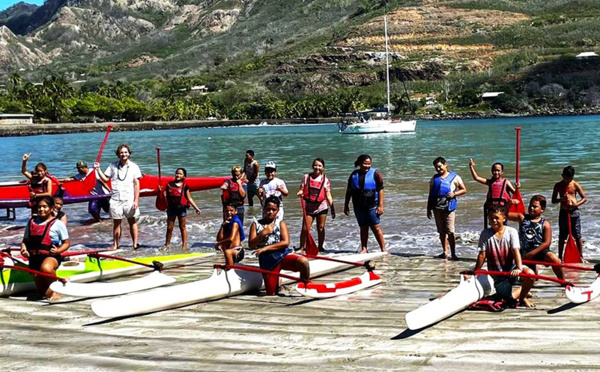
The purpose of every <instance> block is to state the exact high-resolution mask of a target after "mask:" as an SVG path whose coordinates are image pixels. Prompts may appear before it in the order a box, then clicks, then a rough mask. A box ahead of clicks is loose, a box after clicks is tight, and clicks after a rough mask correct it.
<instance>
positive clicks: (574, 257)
mask: <svg viewBox="0 0 600 372" xmlns="http://www.w3.org/2000/svg"><path fill="white" fill-rule="evenodd" d="M564 262H565V263H581V255H579V248H577V243H575V239H573V236H572V235H569V239H567V245H566V246H565V256H564Z"/></svg>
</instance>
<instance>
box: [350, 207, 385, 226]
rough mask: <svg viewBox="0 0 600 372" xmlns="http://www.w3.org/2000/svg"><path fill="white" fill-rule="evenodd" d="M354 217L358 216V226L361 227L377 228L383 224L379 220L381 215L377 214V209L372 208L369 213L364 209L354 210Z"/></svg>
mask: <svg viewBox="0 0 600 372" xmlns="http://www.w3.org/2000/svg"><path fill="white" fill-rule="evenodd" d="M354 215H355V216H356V221H357V222H358V226H361V227H362V226H375V225H379V224H380V223H381V221H380V220H379V215H378V214H377V208H371V209H369V210H367V211H365V210H364V209H359V208H354Z"/></svg>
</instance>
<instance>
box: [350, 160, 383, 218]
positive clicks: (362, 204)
mask: <svg viewBox="0 0 600 372" xmlns="http://www.w3.org/2000/svg"><path fill="white" fill-rule="evenodd" d="M376 171H377V169H375V168H371V169H369V171H368V172H367V173H366V174H365V184H364V186H363V187H360V185H359V182H358V181H359V178H360V177H359V170H358V169H357V170H355V171H354V172H352V184H351V185H352V203H353V204H354V206H355V207H359V208H361V209H367V210H368V209H372V208H375V207H376V206H377V205H378V204H379V192H378V191H377V184H376V183H375V172H376Z"/></svg>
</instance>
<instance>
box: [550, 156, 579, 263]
mask: <svg viewBox="0 0 600 372" xmlns="http://www.w3.org/2000/svg"><path fill="white" fill-rule="evenodd" d="M574 177H575V168H573V167H572V166H570V165H569V166H566V167H565V168H564V169H563V171H562V181H560V182H557V183H556V184H555V185H554V189H553V190H552V204H557V203H558V202H560V212H559V213H558V258H560V259H562V257H563V249H564V248H565V241H566V240H567V237H568V236H569V221H568V220H567V218H571V234H572V235H573V238H574V239H575V241H576V242H577V249H579V255H580V256H581V258H582V259H583V239H582V238H581V220H580V215H579V206H581V205H583V204H585V202H587V196H586V195H585V192H584V191H583V188H582V187H581V185H580V184H579V183H578V182H577V181H575V180H574ZM577 194H579V200H577Z"/></svg>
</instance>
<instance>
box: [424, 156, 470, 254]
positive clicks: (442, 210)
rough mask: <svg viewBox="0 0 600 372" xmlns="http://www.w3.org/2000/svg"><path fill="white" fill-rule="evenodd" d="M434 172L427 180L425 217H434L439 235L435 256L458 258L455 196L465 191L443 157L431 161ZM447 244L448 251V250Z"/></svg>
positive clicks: (462, 184)
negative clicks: (439, 244) (438, 249)
mask: <svg viewBox="0 0 600 372" xmlns="http://www.w3.org/2000/svg"><path fill="white" fill-rule="evenodd" d="M433 167H434V168H435V171H436V174H435V175H434V176H433V177H431V180H430V181H429V197H428V198H427V218H429V219H431V216H432V215H433V216H434V217H435V225H436V227H437V231H438V233H439V235H440V243H441V244H442V253H441V254H440V255H439V256H436V257H437V258H450V259H452V260H458V256H456V239H455V236H454V234H455V232H456V222H455V221H456V213H455V210H456V205H457V202H456V197H457V196H460V195H464V194H466V193H467V188H466V186H465V184H464V182H463V180H462V178H461V177H460V176H459V175H458V174H456V173H454V172H450V171H448V163H447V162H446V159H444V158H443V157H441V156H440V157H437V158H436V159H435V160H434V161H433ZM448 246H449V247H450V252H448Z"/></svg>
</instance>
